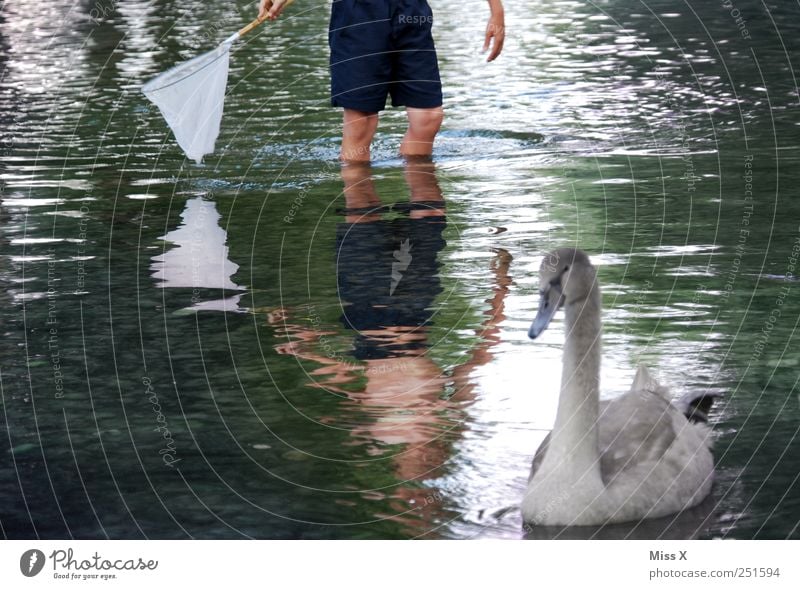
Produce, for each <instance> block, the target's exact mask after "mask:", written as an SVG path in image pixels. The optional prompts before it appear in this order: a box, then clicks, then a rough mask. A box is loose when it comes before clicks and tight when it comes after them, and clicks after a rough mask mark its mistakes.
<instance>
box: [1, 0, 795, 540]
mask: <svg viewBox="0 0 800 589" xmlns="http://www.w3.org/2000/svg"><path fill="white" fill-rule="evenodd" d="M507 4H508V6H507V7H506V10H507V15H506V18H507V24H508V26H509V32H508V35H509V37H508V40H507V45H506V49H505V51H504V53H503V55H502V56H501V58H500V59H499V60H498V61H497V62H495V63H493V64H491V65H487V64H485V63H484V62H483V61H482V58H481V55H480V52H479V49H480V44H481V32H482V29H483V27H484V25H485V23H484V17H483V15H481V16H480V17H477V16H474V15H472V14H469V15H468V14H465V13H464V11H463V10H461V4H459V3H457V2H454V1H452V0H439V1H437V2H435V3H434V4H433V6H434V11H435V14H436V18H437V20H436V24H435V32H436V38H437V46H438V49H439V56H440V65H441V68H442V76H443V81H444V88H445V100H446V112H447V117H446V122H445V127H444V129H443V131H442V133H441V136H440V138H439V141H438V143H437V146H436V150H435V158H434V159H435V166H433V167H431V166H426V165H422V164H419V165H416V166H410V167H404V166H403V163H402V161H400V160H399V159H398V158H397V156H396V149H397V146H398V144H399V140H400V136H401V135H402V132H403V131H404V127H403V115H402V113H401V112H397V111H389V112H388V113H387V114H386V115H385V116H384V117H383V119H382V122H381V126H380V129H379V133H378V136H377V138H376V145H375V149H374V152H373V157H374V159H375V162H374V165H373V167H372V172H371V174H361V175H355V176H347V177H345V178H342V175H341V173H340V169H339V166H338V164H337V162H336V154H337V149H338V134H339V116H340V115H339V113H338V112H336V111H335V110H333V109H331V108H329V107H328V102H327V101H328V88H327V84H328V74H327V37H326V24H327V13H328V7H327V5H320V4H316V5H313V6H312V5H306V6H303V5H301V3H299V2H298V3H297V6H294V7H292V8H291V9H290V12H289V14H287V15H286V18H283V19H282V20H281V21H280V22H279V23H277V24H275V25H270V26H266V27H264V28H262V29H261V31H260V32H259V33H258V34H254V35H253V36H252V37H251V38H249V39H248V40H247V42H246V43H243V44H242V45H241V46H239V47H238V48H237V49H236V50H235V51H234V53H233V55H232V58H231V72H230V76H229V94H228V97H227V100H226V104H225V115H224V118H223V128H222V134H221V136H220V139H219V141H218V144H217V145H218V149H217V152H216V153H215V154H214V155H213V156H210V157H207V158H206V161H205V163H204V165H202V166H196V165H195V164H194V163H192V162H191V161H184V159H183V156H182V154H181V153H180V151H179V149H178V148H177V146H176V145H175V143H174V140H173V138H172V136H171V134H170V133H169V132H168V131H167V129H166V127H165V125H164V123H163V120H162V119H161V117H160V116H159V115H158V113H157V112H154V111H152V110H150V108H149V106H148V103H147V101H146V99H145V98H144V97H143V96H142V95H141V94H139V92H138V87H139V86H140V85H141V83H142V82H144V81H146V80H147V79H149V78H150V77H152V76H153V75H155V74H157V73H158V72H160V71H163V70H164V69H166V68H167V67H169V66H171V65H173V64H174V63H176V62H177V61H180V60H181V59H184V58H188V57H191V56H193V55H196V54H198V53H200V52H202V51H205V50H207V49H210V48H211V47H213V45H214V43H215V42H216V41H218V40H220V39H222V38H224V37H225V36H227V35H228V34H230V32H231V31H233V30H235V29H237V28H238V27H239V26H240V25H241V24H243V23H244V22H246V21H247V20H248V17H249V16H250V12H248V11H245V12H243V13H242V14H240V13H239V12H238V10H239V8H240V7H244V3H242V2H238V3H237V4H236V6H234V7H231V6H230V5H229V3H228V2H198V1H196V0H183V1H182V2H171V1H159V2H155V3H151V2H147V1H144V0H142V1H137V0H120V1H119V2H111V1H109V2H105V3H104V2H93V1H90V0H86V1H84V2H73V1H71V0H52V1H51V2H48V3H46V4H44V5H43V4H41V3H39V2H37V3H34V2H31V1H29V0H18V1H15V2H14V3H5V4H2V5H0V6H2V8H0V55H2V56H3V61H2V76H1V77H0V122H1V123H2V126H1V127H0V136H1V137H2V139H3V144H2V155H1V156H0V158H1V159H0V162H2V166H1V167H0V174H1V175H0V181H1V182H2V194H0V199H2V201H1V202H0V221H1V222H0V248H1V252H2V257H0V281H2V286H3V288H2V290H1V291H0V297H2V298H3V305H2V311H0V325H2V329H3V333H4V337H3V339H2V340H1V341H0V346H1V347H0V371H1V372H0V376H1V377H2V403H3V409H4V412H3V419H2V421H0V427H2V428H3V430H4V431H3V435H2V436H0V439H2V442H0V444H2V447H0V456H2V463H0V464H2V466H0V481H1V483H2V484H0V506H2V507H0V524H1V525H2V532H3V534H4V536H5V537H9V538H29V537H41V538H65V537H75V538H105V537H109V538H141V537H148V538H187V537H195V538H239V537H255V538H416V537H422V538H474V537H502V538H521V537H524V536H526V535H527V536H530V537H570V538H572V537H617V538H619V537H665V538H666V537H670V538H672V537H698V538H717V537H734V538H787V537H793V538H798V537H800V531H798V525H799V524H800V499H798V497H800V493H798V478H799V477H800V456H799V455H798V441H797V435H798V419H797V415H798V409H799V407H798V403H799V402H800V398H798V394H797V390H796V386H797V378H798V376H797V375H798V363H800V354H799V353H798V351H797V345H796V342H795V341H794V340H795V338H796V336H795V330H796V329H797V325H798V321H800V319H798V317H800V290H799V289H798V283H797V280H796V277H795V274H796V272H797V270H796V266H797V263H798V259H800V227H799V226H798V222H799V221H798V219H800V204H798V202H797V200H796V199H794V198H792V197H793V195H794V191H795V187H796V186H797V185H798V183H800V172H798V170H800V165H799V164H800V128H799V127H798V122H797V121H798V119H797V116H796V108H797V106H798V92H797V85H796V79H795V74H794V70H793V67H794V66H795V65H796V62H797V59H796V56H797V55H798V43H800V41H798V39H800V34H799V33H800V18H798V17H800V11H799V10H798V7H797V6H796V5H794V6H792V5H791V4H790V3H777V2H773V3H767V5H766V6H764V5H762V3H760V2H755V1H744V0H739V1H736V2H735V7H736V9H737V10H738V11H739V13H737V14H739V16H740V17H741V18H743V19H744V21H745V22H746V31H747V37H744V36H743V34H742V32H741V31H740V29H739V28H738V26H737V23H736V20H735V18H734V17H732V16H731V8H726V7H724V6H723V5H722V4H721V3H713V2H712V3H709V2H699V1H695V0H692V1H690V2H686V3H680V4H679V5H676V3H675V2H667V1H666V0H664V1H649V0H648V1H636V2H634V1H632V0H618V1H614V0H609V1H607V2H602V3H587V2H568V1H547V0H542V1H540V2H537V3H535V6H533V5H529V4H528V3H511V2H509V3H507ZM345 183H347V186H348V190H344V188H345ZM747 191H752V200H751V199H750V198H749V194H748V192H747ZM560 245H576V246H579V247H581V248H583V249H585V250H587V251H588V252H590V253H591V255H592V258H593V260H594V261H595V263H596V264H597V265H598V266H599V268H600V279H601V281H602V284H603V287H604V299H603V302H604V307H605V311H604V319H605V331H604V339H603V344H604V363H603V381H602V383H603V384H602V386H603V390H604V395H606V396H613V395H614V394H616V393H619V392H622V391H624V390H625V389H626V388H627V386H628V385H629V383H630V381H631V379H632V377H633V374H634V371H635V366H636V364H637V363H639V362H642V363H646V364H648V365H649V366H650V367H651V368H652V369H654V371H655V372H656V373H657V375H658V376H659V378H660V379H661V380H662V381H663V382H665V383H668V384H669V385H670V386H671V388H672V390H673V393H674V394H675V396H676V397H677V396H679V395H681V394H682V393H684V392H686V391H690V390H708V391H712V392H715V393H720V394H722V395H723V396H722V398H721V400H720V402H719V403H718V404H717V405H716V407H715V408H714V410H713V412H712V416H711V417H712V422H713V426H714V441H715V456H716V459H717V465H718V466H717V469H718V477H717V483H716V485H715V488H714V492H713V496H712V498H711V499H710V501H709V502H708V503H706V504H704V505H703V506H701V507H700V508H698V509H697V510H693V511H692V512H688V513H685V514H682V515H681V516H680V517H678V518H668V519H667V520H659V521H653V522H644V523H642V524H638V525H636V524H632V525H630V526H623V527H615V528H612V529H608V528H606V529H601V530H597V529H576V528H573V529H567V530H559V529H556V530H552V529H541V528H540V529H536V530H532V531H529V532H530V533H529V534H525V532H524V531H523V529H522V526H521V522H520V520H519V514H518V512H515V511H514V510H513V509H512V510H509V511H504V510H505V508H507V507H509V506H513V505H515V504H517V503H518V501H519V499H520V497H521V495H522V493H523V491H524V488H525V481H526V478H527V474H528V472H527V471H528V465H529V464H530V459H531V457H532V455H533V453H534V452H535V450H536V447H537V445H538V443H539V442H540V441H541V439H542V438H543V437H544V435H545V434H546V432H547V430H548V428H549V427H550V426H551V424H552V420H553V417H554V412H555V407H556V402H557V398H556V394H557V390H558V379H559V376H560V375H559V362H560V354H561V344H562V342H563V338H564V333H563V329H562V320H563V319H562V318H561V317H558V318H557V319H556V323H555V325H554V326H553V328H551V329H550V330H549V331H548V332H547V333H546V334H545V335H544V336H543V338H542V340H541V341H536V342H531V341H529V340H528V339H527V335H526V332H527V327H528V324H529V321H530V320H531V319H532V316H533V314H534V312H535V308H536V304H537V301H536V299H537V295H536V292H537V291H536V289H537V279H536V276H535V272H536V268H537V267H538V262H539V260H540V259H541V254H542V252H544V251H547V250H549V249H551V248H553V247H557V246H560Z"/></svg>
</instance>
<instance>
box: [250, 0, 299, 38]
mask: <svg viewBox="0 0 800 589" xmlns="http://www.w3.org/2000/svg"><path fill="white" fill-rule="evenodd" d="M292 2H294V0H286V2H284V3H283V6H284V8H285V7H286V6H289V4H291V3H292ZM265 20H267V15H266V14H265V15H264V16H262V17H260V18H257V19H255V20H254V21H253V22H251V23H250V24H249V25H246V26H243V27H242V28H241V29H239V33H238V34H239V36H240V37H242V36H243V35H246V34H247V33H249V32H250V31H252V30H253V29H254V28H256V27H257V26H258V25H260V24H261V23H263V22H264V21H265Z"/></svg>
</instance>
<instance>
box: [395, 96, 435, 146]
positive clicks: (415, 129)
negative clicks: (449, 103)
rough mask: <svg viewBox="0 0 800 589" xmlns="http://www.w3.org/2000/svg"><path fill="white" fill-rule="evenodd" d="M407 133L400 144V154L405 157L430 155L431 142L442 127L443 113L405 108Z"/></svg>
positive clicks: (429, 109) (431, 109)
mask: <svg viewBox="0 0 800 589" xmlns="http://www.w3.org/2000/svg"><path fill="white" fill-rule="evenodd" d="M406 114H407V115H408V131H406V135H405V137H403V142H402V143H401V144H400V153H401V154H402V155H405V156H411V155H430V154H431V152H432V151H433V140H434V138H435V137H436V134H437V133H438V132H439V128H440V127H441V126H442V120H443V119H444V111H443V110H442V107H441V106H437V107H435V108H411V107H409V108H406Z"/></svg>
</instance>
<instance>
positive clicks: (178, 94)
mask: <svg viewBox="0 0 800 589" xmlns="http://www.w3.org/2000/svg"><path fill="white" fill-rule="evenodd" d="M230 48H231V46H230V44H229V43H222V44H221V45H220V46H219V47H217V48H216V49H215V50H214V51H209V52H208V53H205V54H203V55H199V56H197V57H195V58H193V59H190V60H189V61H187V62H184V63H181V64H179V65H177V66H175V67H174V68H172V69H170V70H167V71H166V72H164V73H163V74H161V75H160V76H157V77H155V78H153V79H152V80H150V81H149V82H147V84H145V85H144V86H142V92H144V94H145V96H147V98H149V99H150V100H151V101H152V102H153V104H155V105H156V106H157V107H158V109H159V110H160V111H161V114H162V115H163V116H164V119H165V120H166V121H167V124H168V125H169V127H170V129H172V132H173V133H174V134H175V139H176V140H177V141H178V145H180V146H181V149H183V151H184V153H185V154H186V156H187V157H189V158H191V159H193V160H194V161H195V162H197V163H198V164H199V163H200V162H201V161H202V160H203V156H204V155H206V154H209V153H213V151H214V143H215V141H216V139H217V136H218V135H219V125H220V121H221V120H222V107H223V104H224V102H225V87H226V85H227V83H228V63H229V61H230Z"/></svg>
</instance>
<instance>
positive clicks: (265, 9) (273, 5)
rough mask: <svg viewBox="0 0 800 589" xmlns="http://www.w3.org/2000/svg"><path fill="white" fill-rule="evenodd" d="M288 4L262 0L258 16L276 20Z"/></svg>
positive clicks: (276, 0)
mask: <svg viewBox="0 0 800 589" xmlns="http://www.w3.org/2000/svg"><path fill="white" fill-rule="evenodd" d="M498 1H499V0H498ZM288 4H289V2H287V1H286V0H261V6H260V7H259V9H258V18H261V17H262V16H263V15H265V14H266V15H267V18H268V19H269V20H275V19H276V18H278V17H279V16H280V14H281V12H283V9H284V8H286V6H287V5H288Z"/></svg>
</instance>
